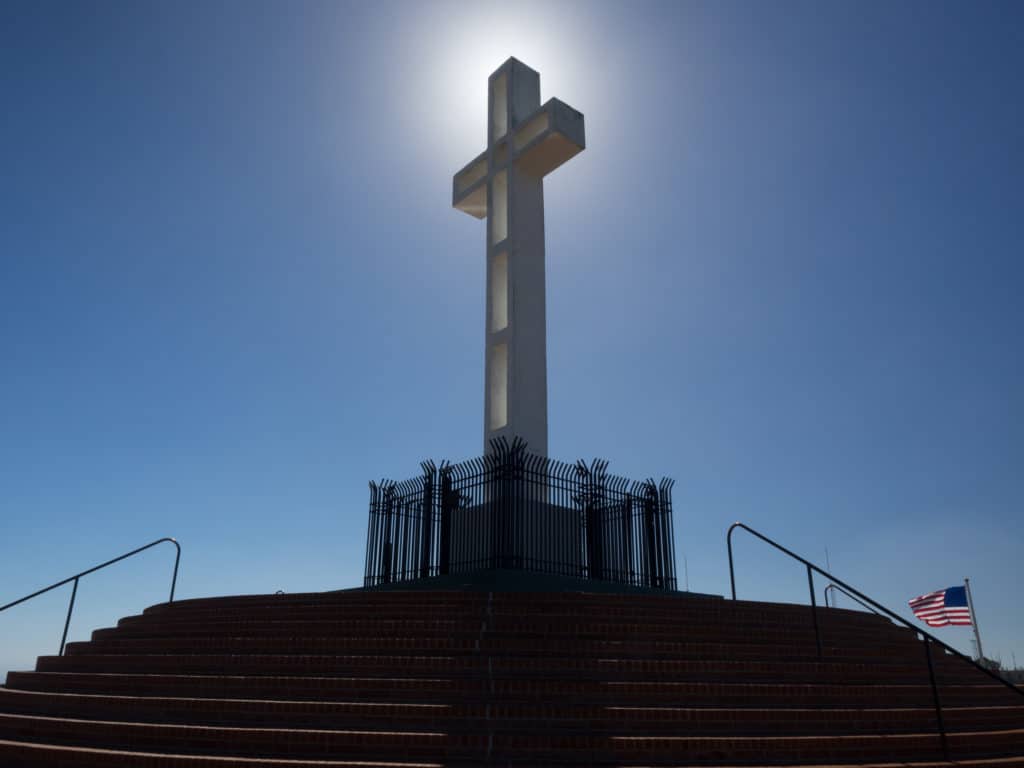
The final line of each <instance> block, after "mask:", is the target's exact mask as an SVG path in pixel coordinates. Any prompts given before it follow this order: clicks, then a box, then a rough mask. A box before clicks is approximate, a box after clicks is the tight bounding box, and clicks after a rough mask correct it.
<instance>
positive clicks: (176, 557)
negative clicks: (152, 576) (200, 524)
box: [167, 539, 181, 603]
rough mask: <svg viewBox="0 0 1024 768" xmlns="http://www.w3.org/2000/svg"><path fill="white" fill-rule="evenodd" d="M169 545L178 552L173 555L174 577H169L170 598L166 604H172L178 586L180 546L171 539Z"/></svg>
mask: <svg viewBox="0 0 1024 768" xmlns="http://www.w3.org/2000/svg"><path fill="white" fill-rule="evenodd" d="M171 543H172V544H173V545H174V546H175V547H176V548H177V550H178V552H177V554H175V555H174V575H172V576H171V597H170V599H169V600H168V601H167V602H168V603H173V602H174V588H175V587H176V586H177V585H178V562H179V561H180V560H181V545H180V544H179V543H178V542H177V541H175V540H174V539H171Z"/></svg>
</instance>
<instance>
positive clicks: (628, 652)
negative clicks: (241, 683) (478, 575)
mask: <svg viewBox="0 0 1024 768" xmlns="http://www.w3.org/2000/svg"><path fill="white" fill-rule="evenodd" d="M756 641H757V638H752V639H751V642H745V643H712V642H673V641H670V640H646V641H645V640H635V641H626V640H618V641H616V640H595V639H585V638H584V639H580V638H565V637H558V638H550V637H546V638H542V637H536V636H526V637H523V636H521V635H511V636H504V635H495V634H492V633H486V634H483V635H481V634H479V633H477V634H468V633H467V634H459V635H452V636H448V637H437V636H434V637H422V636H419V635H406V636H401V637H395V636H388V637H380V636H352V637H343V636H335V637H310V636H306V635H300V636H297V637H287V636H277V637H274V636H271V637H236V636H232V635H218V636H213V637H166V638H150V637H134V638H133V637H127V638H119V637H114V638H110V639H103V640H93V641H89V642H73V643H68V644H67V646H66V648H65V653H66V654H68V655H79V654H120V653H147V654H152V653H182V652H186V651H191V652H195V653H218V652H226V651H230V652H231V653H233V654H237V655H242V654H249V653H263V654H266V653H270V654H293V655H294V654H310V653H314V654H325V653H328V654H331V653H339V652H346V653H350V652H355V651H358V652H359V653H360V654H363V653H366V654H376V655H381V656H387V655H389V654H392V653H395V652H404V653H407V654H408V653H411V652H415V653H416V654H417V655H420V654H446V653H452V654H459V653H462V654H469V653H473V654H475V653H484V654H499V655H515V656H552V655H563V656H564V655H569V654H572V655H574V656H593V655H601V656H608V655H613V656H614V657H616V658H637V657H640V658H663V657H666V658H680V659H682V658H686V659H694V658H704V659H709V658H722V657H725V658H729V659H744V660H753V659H773V660H803V661H808V660H812V659H816V658H817V648H816V646H815V644H814V642H813V640H808V641H807V642H804V643H799V644H797V643H791V644H787V645H779V644H777V643H776V644H768V643H758V642H756ZM822 654H823V655H824V657H825V658H836V659H839V658H842V659H846V660H850V659H853V658H858V659H865V660H867V659H878V658H882V659H888V660H895V659H900V660H902V661H906V662H909V663H911V664H916V663H921V664H924V663H925V662H924V658H923V654H922V651H921V649H920V648H918V647H914V646H909V647H908V646H907V645H906V644H895V643H890V644H886V645H878V646H863V647H857V648H849V647H835V646H828V645H826V646H823V648H822ZM949 661H954V660H953V659H949ZM956 661H957V662H958V663H960V664H963V662H962V661H959V660H956ZM935 662H936V663H940V664H941V663H943V662H942V660H940V659H939V658H938V657H936V658H935Z"/></svg>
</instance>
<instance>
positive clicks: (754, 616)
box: [122, 603, 896, 629]
mask: <svg viewBox="0 0 1024 768" xmlns="http://www.w3.org/2000/svg"><path fill="white" fill-rule="evenodd" d="M816 612H817V614H818V618H819V621H820V622H822V623H826V624H833V625H839V626H856V627H863V628H868V629H869V628H876V627H895V626H896V625H894V624H893V623H892V622H889V621H888V620H887V618H883V617H881V616H877V615H873V614H871V613H865V612H857V611H844V610H839V609H833V608H824V607H818V608H817V610H816ZM438 614H450V615H451V614H455V615H461V616H463V617H478V616H482V615H484V614H486V615H492V616H495V617H506V618H525V620H526V621H540V622H548V623H552V622H554V623H559V624H561V623H565V622H570V621H571V622H586V621H595V620H597V621H601V622H604V623H607V622H608V621H610V620H613V621H615V622H616V623H621V622H627V623H631V622H632V623H651V624H658V625H666V626H673V627H677V628H679V627H687V626H690V625H692V624H693V623H695V622H701V621H707V622H714V623H716V624H720V625H726V626H729V625H735V626H739V627H749V626H751V625H758V626H761V625H764V624H766V623H768V624H782V625H784V624H786V623H790V622H793V621H795V620H799V621H810V614H811V609H810V606H806V605H792V606H787V609H786V610H765V609H760V610H757V611H755V610H749V611H735V610H726V609H721V608H707V609H705V608H690V607H687V608H676V609H673V610H654V609H643V608H642V607H622V608H607V607H602V606H599V605H594V606H575V607H574V608H572V609H569V608H568V607H566V608H562V609H558V610H554V609H552V610H543V609H542V608H541V607H538V606H535V605H530V604H524V605H521V606H508V605H490V606H488V605H485V604H479V605H475V606H474V605H466V606H444V605H434V604H431V603H427V604H418V605H406V606H401V605H394V604H388V605H348V606H340V605H339V606H330V605H295V604H292V605H264V606H256V607H252V608H246V607H234V608H203V609H174V608H168V609H167V610H164V611H157V612H151V611H150V610H148V609H146V610H144V611H143V612H142V613H139V614H134V615H131V616H126V617H125V618H123V620H122V622H123V623H126V624H127V623H143V624H144V623H148V622H157V623H160V622H167V621H174V622H177V621H193V622H197V621H205V620H209V618H218V617H279V616H293V617H296V618H308V617H322V616H325V615H338V616H345V615H352V616H378V615H379V616H383V617H385V618H387V620H391V621H395V620H414V621H415V620H424V618H426V620H431V618H435V617H436V616H437V615H438Z"/></svg>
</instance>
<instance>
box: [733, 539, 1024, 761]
mask: <svg viewBox="0 0 1024 768" xmlns="http://www.w3.org/2000/svg"><path fill="white" fill-rule="evenodd" d="M736 528H742V529H743V530H744V531H746V532H747V533H749V534H751V535H753V536H756V537H757V538H759V539H761V541H763V542H765V543H766V544H769V545H771V546H772V547H774V548H775V549H777V550H779V551H780V552H782V553H784V554H786V555H789V556H790V557H791V558H793V559H794V560H796V561H797V562H799V563H802V564H803V565H804V566H805V567H806V568H807V584H808V586H809V587H810V593H811V613H812V616H813V620H814V637H815V640H816V641H817V644H818V657H819V658H821V633H820V631H819V629H818V611H817V603H816V602H815V599H814V576H813V573H812V572H813V571H817V572H818V573H820V574H821V575H822V576H824V577H825V578H827V579H829V580H830V581H832V582H833V583H834V585H836V586H838V587H841V588H842V589H843V591H844V592H845V593H846V594H847V595H849V596H850V597H854V596H856V598H859V600H858V602H861V601H863V602H861V605H865V606H866V607H871V608H872V610H874V611H875V613H878V614H880V615H885V616H887V617H888V618H890V619H893V620H895V621H897V622H899V623H900V624H902V625H903V626H905V627H907V628H909V629H910V630H912V631H913V632H915V633H917V634H919V635H921V636H922V637H923V638H924V653H925V659H926V660H927V662H928V679H929V681H930V682H931V687H932V700H933V701H934V703H935V719H936V721H937V724H938V730H939V739H940V741H941V743H942V753H943V755H945V757H946V759H947V760H948V759H949V745H948V744H947V743H946V726H945V723H944V722H943V719H942V703H941V702H940V700H939V689H938V686H937V685H936V683H935V669H934V667H933V665H932V654H931V644H932V643H935V644H936V645H938V646H939V647H940V648H942V649H943V650H945V651H946V653H949V654H951V655H953V656H956V657H957V658H960V659H962V660H964V661H966V662H967V663H968V664H970V665H971V666H973V667H975V668H976V669H978V670H980V671H981V672H984V673H985V674H986V675H988V676H989V677H991V678H992V679H993V680H996V681H998V682H1000V683H1002V684H1003V685H1005V686H1006V687H1007V688H1009V689H1010V690H1011V691H1013V692H1014V693H1016V694H1017V695H1019V696H1024V689H1021V688H1018V687H1017V686H1016V685H1014V684H1013V683H1011V682H1010V681H1009V680H1006V679H1005V678H1004V677H1002V676H1001V675H997V674H996V673H995V672H993V671H992V670H991V669H987V668H986V667H983V666H982V665H981V664H979V663H977V662H976V661H975V660H974V659H972V658H971V657H970V656H967V655H965V654H963V653H960V651H958V650H957V649H956V648H953V647H952V646H949V645H947V644H946V643H944V642H942V641H941V640H939V638H937V637H935V635H933V634H931V633H930V632H926V631H925V630H923V629H921V628H920V627H917V626H914V625H913V624H911V623H910V622H909V621H907V620H906V619H904V618H903V617H902V616H900V615H899V614H897V613H894V612H892V611H890V610H889V609H888V608H886V607H885V606H884V605H881V604H879V603H877V602H875V601H874V600H872V599H871V598H870V597H868V596H867V595H865V594H864V593H863V592H861V591H859V590H857V589H854V588H853V587H851V586H850V585H849V584H847V583H846V582H844V581H842V580H841V579H839V578H837V577H835V576H833V575H832V574H831V573H829V572H828V571H826V570H825V569H824V568H820V567H819V566H817V565H815V564H814V563H812V562H810V561H809V560H805V559H804V558H802V557H800V555H798V554H796V553H795V552H793V551H791V550H789V549H786V548H785V547H784V546H782V545H781V544H779V543H778V542H777V541H773V540H772V539H769V538H768V537H767V536H765V535H764V534H763V533H760V532H758V531H755V530H754V529H753V528H751V527H750V526H748V525H745V524H744V523H739V522H737V523H733V524H732V525H730V526H729V532H728V533H727V534H726V536H725V543H726V547H727V548H728V550H729V585H730V587H731V588H732V599H733V600H735V599H736V575H735V571H734V569H733V557H732V533H733V531H734V530H735V529H736ZM826 589H827V588H826Z"/></svg>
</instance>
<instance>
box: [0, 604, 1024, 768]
mask: <svg viewBox="0 0 1024 768" xmlns="http://www.w3.org/2000/svg"><path fill="white" fill-rule="evenodd" d="M810 611H811V609H810V608H809V607H807V606H795V605H783V604H774V603H753V602H744V601H736V602H733V601H729V600H723V599H720V598H713V597H692V596H685V595H681V594H676V595H648V594H644V595H637V594H632V595H616V594H587V593H509V592H493V593H489V592H484V591H405V592H403V591H392V592H375V591H346V592H332V593H320V594H300V595H260V596H246V597H227V598H211V599H201V600H186V601H179V602H175V603H172V604H161V605H156V606H153V607H151V608H148V609H147V610H146V611H144V612H143V614H142V615H140V616H131V617H128V618H125V619H122V620H121V621H120V622H119V624H118V627H117V628H113V629H100V630H97V631H95V632H94V633H93V639H92V641H91V642H83V643H71V644H69V645H68V648H67V653H66V655H65V656H43V657H40V659H39V662H38V665H37V668H36V671H34V672H11V673H10V674H9V675H8V676H7V687H6V688H0V766H3V768H16V767H18V766H68V767H69V768H72V767H73V768H87V767H88V768H93V767H97V768H98V767H100V766H102V767H103V768H108V767H110V768H114V767H120V766H132V767H133V768H134V767H136V766H146V767H152V768H171V767H172V766H173V767H175V768H178V767H179V766H180V767H181V768H186V767H187V768H208V767H209V768H234V767H235V766H238V767H239V768H241V767H242V766H250V767H251V768H286V767H287V768H307V767H308V768H312V767H313V766H319V767H321V768H326V767H328V766H357V765H358V766H366V767H367V768H370V767H372V766H397V765H431V766H441V765H456V766H462V765H494V766H499V765H551V766H569V765H573V766H580V765H621V766H654V765H674V766H682V765H716V766H740V765H789V766H796V765H801V766H806V765H819V766H820V765H858V766H864V765H882V764H887V765H891V764H899V765H912V766H915V768H924V767H925V766H933V765H962V766H977V767H978V768H981V766H991V767H992V768H996V767H998V768H1024V697H1020V696H1015V695H1014V693H1013V692H1012V691H1010V690H1007V689H1006V688H1005V687H1002V686H1000V685H999V684H998V683H996V682H995V681H993V680H991V679H990V678H988V677H986V676H985V675H983V674H982V673H980V672H979V671H978V670H976V669H974V668H973V667H971V666H969V665H967V664H965V663H964V662H963V661H961V660H959V659H955V658H953V657H950V656H945V655H943V654H940V653H937V652H936V653H935V658H934V661H935V671H936V675H937V679H938V681H939V683H940V692H941V698H942V703H943V716H944V718H945V723H946V727H947V729H948V731H949V735H948V747H949V752H950V756H951V759H952V760H953V761H955V762H952V763H950V762H944V760H943V756H942V751H941V746H940V740H939V737H938V735H937V731H936V712H935V708H934V703H933V699H932V694H931V688H930V685H929V678H928V671H927V665H926V663H925V656H924V646H923V644H921V643H920V642H918V641H917V640H915V639H914V637H913V635H912V633H911V632H910V631H909V630H906V629H903V628H899V627H897V626H895V625H894V624H892V623H891V622H889V621H888V620H886V619H883V618H881V617H878V616H874V615H871V614H866V613H860V612H854V611H845V610H838V609H828V608H819V609H818V617H819V624H820V627H821V632H822V637H823V646H824V647H823V654H822V658H821V659H819V658H818V654H817V647H816V644H815V639H814V632H813V629H812V625H811V621H810V618H811V616H810Z"/></svg>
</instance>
